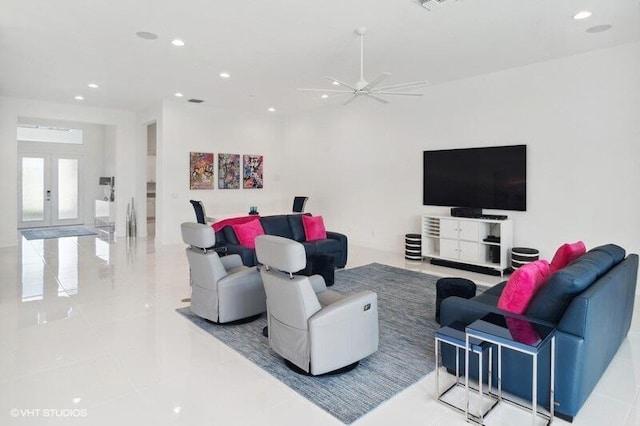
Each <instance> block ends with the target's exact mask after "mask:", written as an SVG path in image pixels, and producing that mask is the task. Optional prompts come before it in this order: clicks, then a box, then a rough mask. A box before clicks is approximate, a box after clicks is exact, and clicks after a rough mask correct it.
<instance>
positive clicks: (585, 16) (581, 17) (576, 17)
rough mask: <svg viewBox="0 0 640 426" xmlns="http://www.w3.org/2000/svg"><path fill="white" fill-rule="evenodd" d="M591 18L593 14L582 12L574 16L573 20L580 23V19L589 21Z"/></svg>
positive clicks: (586, 11)
mask: <svg viewBox="0 0 640 426" xmlns="http://www.w3.org/2000/svg"><path fill="white" fill-rule="evenodd" d="M589 16H591V12H589V11H588V10H581V11H580V12H578V13H576V14H575V15H573V19H575V20H577V21H579V20H580V19H587V18H588V17H589Z"/></svg>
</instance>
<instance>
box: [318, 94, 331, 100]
mask: <svg viewBox="0 0 640 426" xmlns="http://www.w3.org/2000/svg"><path fill="white" fill-rule="evenodd" d="M320 97H321V98H322V99H327V98H328V97H329V95H327V94H326V93H325V94H324V95H322V96H320Z"/></svg>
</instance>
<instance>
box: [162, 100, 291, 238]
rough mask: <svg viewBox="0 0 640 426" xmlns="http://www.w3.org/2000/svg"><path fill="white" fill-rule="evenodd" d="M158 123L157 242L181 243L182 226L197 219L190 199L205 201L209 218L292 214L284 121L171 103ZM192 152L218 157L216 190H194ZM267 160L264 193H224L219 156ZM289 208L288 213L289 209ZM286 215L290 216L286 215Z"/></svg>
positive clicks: (166, 105)
mask: <svg viewBox="0 0 640 426" xmlns="http://www.w3.org/2000/svg"><path fill="white" fill-rule="evenodd" d="M161 115H162V120H161V121H159V122H158V129H157V132H158V145H157V169H156V180H157V183H156V241H157V242H160V243H162V244H171V243H178V242H181V237H180V226H179V224H180V223H182V222H185V221H193V220H194V219H195V216H194V212H193V208H192V206H191V204H189V200H190V199H195V200H202V201H203V202H204V205H205V208H206V210H207V215H208V216H213V217H226V216H229V215H234V214H246V213H247V212H248V211H249V206H258V210H259V211H260V212H261V213H276V212H277V213H280V212H286V210H290V209H291V205H290V204H291V202H292V200H293V197H291V199H290V200H288V201H285V200H284V199H283V196H282V192H281V179H280V170H282V167H283V166H282V162H281V158H282V143H281V127H282V126H281V121H280V119H279V118H278V117H277V116H274V115H273V114H266V113H265V115H255V116H252V115H248V114H239V113H235V112H229V111H220V110H218V109H214V108H211V107H207V106H206V105H192V104H186V103H184V102H175V101H165V102H164V103H163V106H162V113H161ZM189 152H212V153H214V154H215V163H216V164H215V167H214V170H215V173H216V177H215V189H213V190H190V189H189ZM219 153H225V154H240V155H242V154H252V155H263V156H264V182H265V183H264V188H263V189H242V188H241V189H218V177H217V172H218V165H217V155H218V154H219ZM285 207H286V209H285ZM283 209H285V210H283Z"/></svg>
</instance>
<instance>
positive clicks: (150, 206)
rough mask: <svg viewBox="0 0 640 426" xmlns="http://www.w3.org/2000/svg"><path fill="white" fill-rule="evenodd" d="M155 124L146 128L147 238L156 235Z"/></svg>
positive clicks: (152, 237)
mask: <svg viewBox="0 0 640 426" xmlns="http://www.w3.org/2000/svg"><path fill="white" fill-rule="evenodd" d="M156 145H157V127H156V123H151V124H149V125H148V126H147V238H149V239H154V238H155V235H156V151H157V146H156Z"/></svg>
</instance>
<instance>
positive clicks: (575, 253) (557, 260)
mask: <svg viewBox="0 0 640 426" xmlns="http://www.w3.org/2000/svg"><path fill="white" fill-rule="evenodd" d="M586 251H587V250H586V248H585V246H584V243H583V242H582V241H576V242H575V243H573V244H570V243H565V244H563V245H561V246H560V247H558V250H556V254H554V255H553V259H552V260H551V272H555V271H559V270H560V269H562V268H564V267H565V266H567V265H568V264H570V263H571V262H573V261H574V260H576V259H577V258H579V257H580V256H582V255H583V254H584V253H585V252H586Z"/></svg>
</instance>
